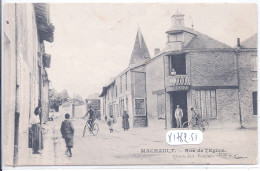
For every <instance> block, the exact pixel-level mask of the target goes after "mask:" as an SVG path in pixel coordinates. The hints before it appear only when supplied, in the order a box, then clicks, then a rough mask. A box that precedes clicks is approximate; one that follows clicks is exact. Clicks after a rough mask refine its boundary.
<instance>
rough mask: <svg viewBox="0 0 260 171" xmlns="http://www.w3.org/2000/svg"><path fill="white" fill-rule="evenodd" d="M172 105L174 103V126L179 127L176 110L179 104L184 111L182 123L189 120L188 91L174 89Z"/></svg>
mask: <svg viewBox="0 0 260 171" xmlns="http://www.w3.org/2000/svg"><path fill="white" fill-rule="evenodd" d="M171 103H172V104H171V105H172V109H173V110H172V128H176V127H177V123H176V118H175V115H174V113H175V110H176V108H177V105H179V106H180V108H181V109H182V111H183V118H182V124H183V123H184V122H186V121H187V120H188V111H187V91H174V92H172V93H171Z"/></svg>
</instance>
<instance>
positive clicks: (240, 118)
mask: <svg viewBox="0 0 260 171" xmlns="http://www.w3.org/2000/svg"><path fill="white" fill-rule="evenodd" d="M239 49H240V38H237V48H236V49H235V52H236V69H237V83H238V112H239V122H240V129H243V128H245V127H244V126H243V122H242V113H241V104H240V77H239V70H240V69H239V60H238V58H239Z"/></svg>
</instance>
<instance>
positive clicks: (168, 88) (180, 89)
mask: <svg viewBox="0 0 260 171" xmlns="http://www.w3.org/2000/svg"><path fill="white" fill-rule="evenodd" d="M188 90H190V86H170V87H166V92H170V91H188Z"/></svg>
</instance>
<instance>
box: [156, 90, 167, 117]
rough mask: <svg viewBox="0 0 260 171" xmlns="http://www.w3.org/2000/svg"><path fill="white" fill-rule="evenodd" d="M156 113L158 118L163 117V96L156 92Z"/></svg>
mask: <svg viewBox="0 0 260 171" xmlns="http://www.w3.org/2000/svg"><path fill="white" fill-rule="evenodd" d="M157 115H158V119H164V118H165V98H164V94H157Z"/></svg>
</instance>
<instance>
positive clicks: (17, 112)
mask: <svg viewBox="0 0 260 171" xmlns="http://www.w3.org/2000/svg"><path fill="white" fill-rule="evenodd" d="M17 17H18V15H17V4H15V53H16V55H15V56H16V58H15V59H16V60H15V61H16V83H15V84H16V92H15V96H16V97H15V113H14V114H15V116H14V154H13V166H17V164H18V145H19V141H18V140H19V119H20V110H19V80H18V79H19V78H20V77H19V76H18V74H19V71H18V64H19V59H18V50H17V48H18V43H17V41H18V38H17V36H18V35H17V33H18V30H17Z"/></svg>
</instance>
